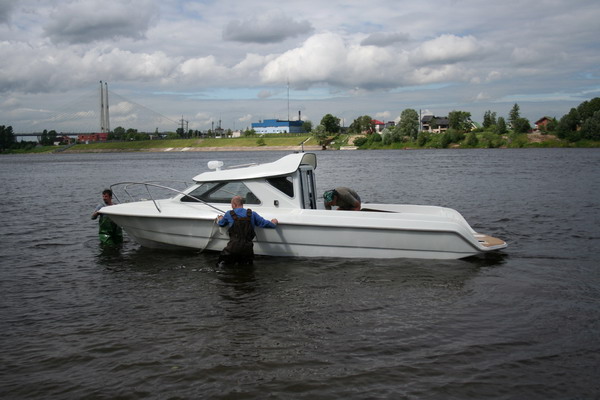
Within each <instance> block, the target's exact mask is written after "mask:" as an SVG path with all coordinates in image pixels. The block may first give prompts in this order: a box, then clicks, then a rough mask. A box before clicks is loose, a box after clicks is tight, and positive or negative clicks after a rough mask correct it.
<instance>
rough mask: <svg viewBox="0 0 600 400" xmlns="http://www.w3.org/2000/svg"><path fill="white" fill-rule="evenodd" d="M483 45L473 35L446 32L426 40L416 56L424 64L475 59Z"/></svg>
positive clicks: (416, 52) (415, 53)
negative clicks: (462, 35)
mask: <svg viewBox="0 0 600 400" xmlns="http://www.w3.org/2000/svg"><path fill="white" fill-rule="evenodd" d="M480 49H481V46H480V45H479V43H478V42H477V40H476V39H475V38H474V37H473V36H464V37H460V36H455V35H449V34H444V35H441V36H439V37H436V38H435V39H432V40H428V41H426V42H424V43H423V44H422V45H421V46H420V47H419V48H418V49H417V50H416V51H415V52H414V57H416V58H417V59H418V61H419V62H420V63H422V64H429V63H455V62H459V61H468V60H472V59H474V58H475V57H476V56H477V55H478V53H479V51H480Z"/></svg>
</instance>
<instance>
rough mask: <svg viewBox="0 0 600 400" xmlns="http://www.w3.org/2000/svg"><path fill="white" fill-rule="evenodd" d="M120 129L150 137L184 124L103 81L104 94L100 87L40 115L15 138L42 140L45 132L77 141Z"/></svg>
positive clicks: (41, 112) (20, 130) (22, 127)
mask: <svg viewBox="0 0 600 400" xmlns="http://www.w3.org/2000/svg"><path fill="white" fill-rule="evenodd" d="M109 99H110V107H109ZM118 126H121V127H123V128H125V129H130V128H132V129H137V131H138V132H146V133H154V132H157V131H158V132H174V131H175V130H176V129H177V128H179V127H181V121H175V120H172V119H170V118H168V117H166V116H164V115H162V114H160V113H158V112H156V111H154V110H151V109H149V108H148V107H145V106H143V105H141V104H138V103H136V102H134V101H132V100H129V99H126V98H125V97H123V96H121V95H119V94H118V93H115V92H113V91H110V92H109V90H108V84H107V83H106V82H104V83H103V82H102V81H100V91H98V87H97V86H96V87H95V88H93V89H92V88H90V89H89V90H87V91H85V92H84V94H83V95H81V96H79V97H77V98H74V99H72V100H70V101H69V102H68V103H66V104H64V105H62V106H60V107H59V108H58V109H56V110H55V111H51V112H44V111H40V115H39V118H37V119H36V120H32V121H31V122H29V123H28V124H22V125H20V126H19V127H18V128H16V130H18V132H15V138H17V140H19V138H31V137H39V136H41V135H42V132H43V131H44V130H47V131H51V130H54V131H56V132H57V133H58V135H59V136H63V135H66V136H69V137H77V135H81V134H90V133H100V132H110V131H112V130H113V129H114V128H115V127H118Z"/></svg>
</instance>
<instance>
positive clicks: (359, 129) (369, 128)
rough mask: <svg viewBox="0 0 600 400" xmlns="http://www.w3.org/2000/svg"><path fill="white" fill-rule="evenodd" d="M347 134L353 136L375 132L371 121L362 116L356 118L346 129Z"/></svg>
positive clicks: (366, 116) (368, 117) (369, 118)
mask: <svg viewBox="0 0 600 400" xmlns="http://www.w3.org/2000/svg"><path fill="white" fill-rule="evenodd" d="M348 132H350V133H355V134H363V133H365V134H367V135H370V134H372V133H373V132H375V126H374V125H373V119H372V118H371V117H370V116H368V115H363V116H361V117H358V118H356V119H355V120H354V121H352V123H351V124H350V126H349V127H348Z"/></svg>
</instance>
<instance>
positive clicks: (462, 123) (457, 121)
mask: <svg viewBox="0 0 600 400" xmlns="http://www.w3.org/2000/svg"><path fill="white" fill-rule="evenodd" d="M448 128H450V129H455V130H457V131H460V132H469V131H470V130H471V113H470V112H468V111H451V112H450V113H449V114H448Z"/></svg>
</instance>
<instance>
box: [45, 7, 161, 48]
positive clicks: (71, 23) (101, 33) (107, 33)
mask: <svg viewBox="0 0 600 400" xmlns="http://www.w3.org/2000/svg"><path fill="white" fill-rule="evenodd" d="M157 15H158V8H157V7H156V5H155V3H154V2H153V1H151V0H137V1H133V0H123V1H119V2H115V1H104V0H78V1H74V2H64V3H59V5H58V6H57V7H56V8H55V9H54V10H53V12H52V14H51V15H50V18H49V20H48V23H47V24H46V25H45V28H44V29H45V32H46V34H47V35H48V36H49V37H50V38H51V39H52V40H53V41H54V42H58V43H60V42H66V43H91V42H95V41H102V40H106V39H115V38H133V39H141V38H143V37H144V36H145V33H146V31H147V30H148V28H149V26H150V24H151V23H152V22H153V21H154V20H155V19H156V18H157Z"/></svg>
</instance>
